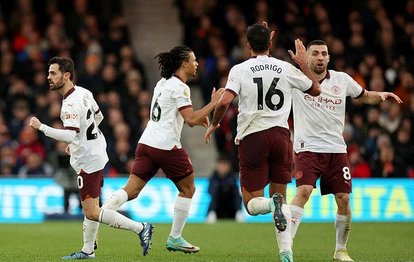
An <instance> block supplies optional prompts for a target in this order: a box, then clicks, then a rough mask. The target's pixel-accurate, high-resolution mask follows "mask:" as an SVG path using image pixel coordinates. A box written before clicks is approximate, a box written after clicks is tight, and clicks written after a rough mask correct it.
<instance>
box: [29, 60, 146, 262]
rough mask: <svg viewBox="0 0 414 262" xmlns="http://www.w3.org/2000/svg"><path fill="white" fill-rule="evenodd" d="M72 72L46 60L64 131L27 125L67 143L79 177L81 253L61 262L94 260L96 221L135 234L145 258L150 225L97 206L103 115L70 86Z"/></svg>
mask: <svg viewBox="0 0 414 262" xmlns="http://www.w3.org/2000/svg"><path fill="white" fill-rule="evenodd" d="M74 72H75V69H74V63H73V61H72V59H70V58H61V57H53V58H51V59H50V60H49V74H48V77H47V79H48V81H49V88H50V90H51V91H56V92H58V93H59V94H60V95H62V97H63V101H62V109H61V119H62V122H63V126H64V129H57V128H53V127H50V126H48V125H46V124H42V123H41V122H40V121H39V119H38V118H36V117H32V118H31V119H30V123H29V125H30V127H32V128H33V129H37V130H40V131H41V132H43V133H44V134H45V135H46V136H48V137H51V138H53V139H55V140H58V141H62V142H65V143H68V144H69V145H68V147H67V149H66V150H67V152H68V153H69V154H70V156H71V158H70V163H71V165H72V167H73V169H74V170H75V171H76V173H77V174H78V178H77V179H78V188H79V194H80V196H81V203H82V208H83V212H84V216H85V218H84V224H83V232H84V234H83V244H84V245H83V247H82V250H81V251H79V252H74V253H72V254H71V255H68V256H64V257H63V258H62V259H90V258H95V252H94V244H95V241H96V235H97V233H98V228H99V222H101V223H104V224H107V225H109V226H111V227H113V228H117V229H126V230H129V231H131V232H134V233H136V234H137V235H138V236H139V239H140V241H141V246H142V248H143V255H144V256H145V255H146V254H147V253H148V251H149V248H150V247H151V238H152V231H153V226H152V224H149V223H138V222H136V221H133V220H131V219H129V218H127V217H125V216H124V215H122V214H120V213H118V212H117V211H115V210H107V209H103V208H100V207H99V197H100V195H101V187H102V186H103V169H104V167H105V165H106V163H107V162H108V156H107V153H106V141H105V137H104V136H103V134H102V133H101V132H100V131H99V129H98V126H99V123H100V122H101V121H102V120H103V114H102V112H100V110H99V106H98V104H97V103H96V101H95V99H94V98H93V95H92V93H91V92H90V91H89V90H87V89H85V88H83V87H80V86H77V85H75V84H74V83H73V76H74ZM79 181H82V182H79Z"/></svg>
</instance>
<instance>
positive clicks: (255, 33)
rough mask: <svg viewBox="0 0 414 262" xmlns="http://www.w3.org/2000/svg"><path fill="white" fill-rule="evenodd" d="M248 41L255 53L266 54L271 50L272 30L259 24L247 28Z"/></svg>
mask: <svg viewBox="0 0 414 262" xmlns="http://www.w3.org/2000/svg"><path fill="white" fill-rule="evenodd" d="M247 41H248V42H249V44H250V47H251V48H252V50H253V51H254V52H264V51H266V50H268V49H269V42H270V29H269V28H267V27H265V26H263V25H261V24H259V23H256V24H253V25H251V26H249V27H248V28H247Z"/></svg>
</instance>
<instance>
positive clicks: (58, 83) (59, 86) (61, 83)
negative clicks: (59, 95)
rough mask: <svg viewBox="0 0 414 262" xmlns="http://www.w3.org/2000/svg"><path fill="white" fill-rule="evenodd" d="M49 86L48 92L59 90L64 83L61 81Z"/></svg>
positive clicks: (51, 83)
mask: <svg viewBox="0 0 414 262" xmlns="http://www.w3.org/2000/svg"><path fill="white" fill-rule="evenodd" d="M49 86H50V90H59V89H61V88H62V87H64V86H65V82H63V81H62V80H61V81H58V82H56V84H55V83H53V82H49Z"/></svg>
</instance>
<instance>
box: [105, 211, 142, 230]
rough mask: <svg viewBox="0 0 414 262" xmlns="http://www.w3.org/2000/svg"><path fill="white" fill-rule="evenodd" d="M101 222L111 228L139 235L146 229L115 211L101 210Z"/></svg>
mask: <svg viewBox="0 0 414 262" xmlns="http://www.w3.org/2000/svg"><path fill="white" fill-rule="evenodd" d="M99 221H100V222H102V223H104V224H106V225H109V226H110V227H113V228H118V229H119V228H120V229H126V230H129V231H133V232H135V233H137V234H138V233H140V232H141V231H142V229H143V228H144V226H143V225H142V223H139V222H136V221H134V220H131V219H129V218H127V217H126V216H124V215H122V214H120V213H118V212H116V211H115V210H110V209H103V208H102V209H101V212H100V213H99Z"/></svg>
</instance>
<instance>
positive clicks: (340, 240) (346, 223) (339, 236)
mask: <svg viewBox="0 0 414 262" xmlns="http://www.w3.org/2000/svg"><path fill="white" fill-rule="evenodd" d="M351 220H352V217H351V215H338V214H337V215H336V220H335V229H336V250H339V249H346V243H347V242H348V237H349V233H350V232H351Z"/></svg>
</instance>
